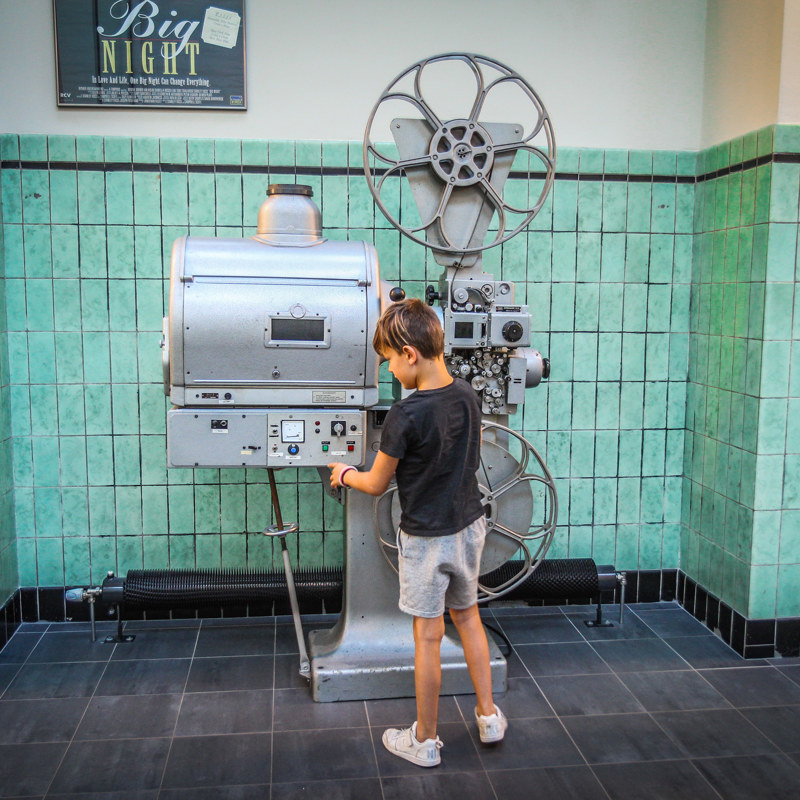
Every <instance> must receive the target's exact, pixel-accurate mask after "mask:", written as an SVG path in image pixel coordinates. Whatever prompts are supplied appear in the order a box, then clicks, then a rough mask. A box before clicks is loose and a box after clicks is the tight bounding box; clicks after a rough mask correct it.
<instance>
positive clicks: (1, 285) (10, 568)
mask: <svg viewBox="0 0 800 800" xmlns="http://www.w3.org/2000/svg"><path fill="white" fill-rule="evenodd" d="M0 174H1V171H0ZM2 220H3V205H2V198H1V197H0V605H2V604H3V603H5V601H6V600H7V599H8V598H9V597H10V596H11V595H12V594H13V593H14V592H15V591H16V589H17V587H18V585H19V584H18V582H17V549H16V538H15V534H14V484H13V479H12V469H11V441H12V440H11V401H10V396H11V395H10V387H9V374H8V333H7V324H6V302H5V280H4V277H5V259H4V252H5V248H4V246H3V226H2Z"/></svg>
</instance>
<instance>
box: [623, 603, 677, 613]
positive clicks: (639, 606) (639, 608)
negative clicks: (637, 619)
mask: <svg viewBox="0 0 800 800" xmlns="http://www.w3.org/2000/svg"><path fill="white" fill-rule="evenodd" d="M625 606H626V608H630V609H631V610H632V611H635V612H636V613H637V614H638V613H640V612H645V613H647V612H648V611H671V610H675V609H681V608H682V607H681V606H680V605H679V604H678V602H677V600H658V601H656V602H655V603H626V604H625Z"/></svg>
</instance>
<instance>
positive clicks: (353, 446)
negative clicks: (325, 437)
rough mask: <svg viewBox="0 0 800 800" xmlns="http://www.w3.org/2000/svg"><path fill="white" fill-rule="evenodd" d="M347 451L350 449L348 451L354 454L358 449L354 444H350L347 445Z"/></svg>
mask: <svg viewBox="0 0 800 800" xmlns="http://www.w3.org/2000/svg"><path fill="white" fill-rule="evenodd" d="M347 449H348V451H349V452H351V453H352V452H353V450H355V449H356V446H355V445H354V444H349V445H347Z"/></svg>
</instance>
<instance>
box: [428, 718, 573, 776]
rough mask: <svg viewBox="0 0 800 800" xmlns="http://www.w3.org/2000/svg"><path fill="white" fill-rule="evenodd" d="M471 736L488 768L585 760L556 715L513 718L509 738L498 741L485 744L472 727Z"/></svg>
mask: <svg viewBox="0 0 800 800" xmlns="http://www.w3.org/2000/svg"><path fill="white" fill-rule="evenodd" d="M470 736H472V738H473V741H474V742H475V743H476V747H477V748H478V755H479V756H480V759H481V762H482V763H483V766H484V769H487V770H502V769H531V768H534V767H565V766H573V765H575V764H583V763H584V762H583V759H582V758H581V755H580V753H579V752H578V751H577V749H576V748H575V745H574V744H573V743H572V741H570V738H569V736H567V734H566V733H565V732H564V729H563V728H562V726H561V724H560V723H559V721H558V720H557V719H555V718H554V717H538V718H536V719H519V720H512V721H510V722H509V726H508V730H507V731H506V735H505V738H504V739H503V741H502V742H500V743H498V744H496V745H484V744H481V743H480V740H479V739H478V735H477V732H476V731H474V730H472V729H470ZM443 753H444V751H443Z"/></svg>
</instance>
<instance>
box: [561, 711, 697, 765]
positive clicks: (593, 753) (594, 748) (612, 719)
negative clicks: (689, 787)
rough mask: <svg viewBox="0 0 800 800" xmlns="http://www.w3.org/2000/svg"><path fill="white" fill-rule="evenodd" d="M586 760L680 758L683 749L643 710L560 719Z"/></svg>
mask: <svg viewBox="0 0 800 800" xmlns="http://www.w3.org/2000/svg"><path fill="white" fill-rule="evenodd" d="M561 721H562V722H563V723H564V725H565V727H566V728H567V730H568V731H569V734H570V736H571V737H572V739H573V740H574V742H575V744H576V745H577V746H578V748H579V749H580V751H581V753H582V754H583V756H584V757H585V758H586V760H587V761H588V762H589V763H590V764H616V763H621V762H626V761H656V760H662V759H668V758H682V757H683V755H684V754H683V753H682V752H681V751H680V749H679V748H678V747H677V745H675V744H674V743H673V742H672V741H671V740H670V739H669V737H668V736H667V735H666V733H664V731H662V730H661V728H659V727H658V725H656V723H655V722H653V720H652V719H651V718H650V716H649V715H647V714H606V715H600V716H594V717H564V718H562V720H561Z"/></svg>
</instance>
